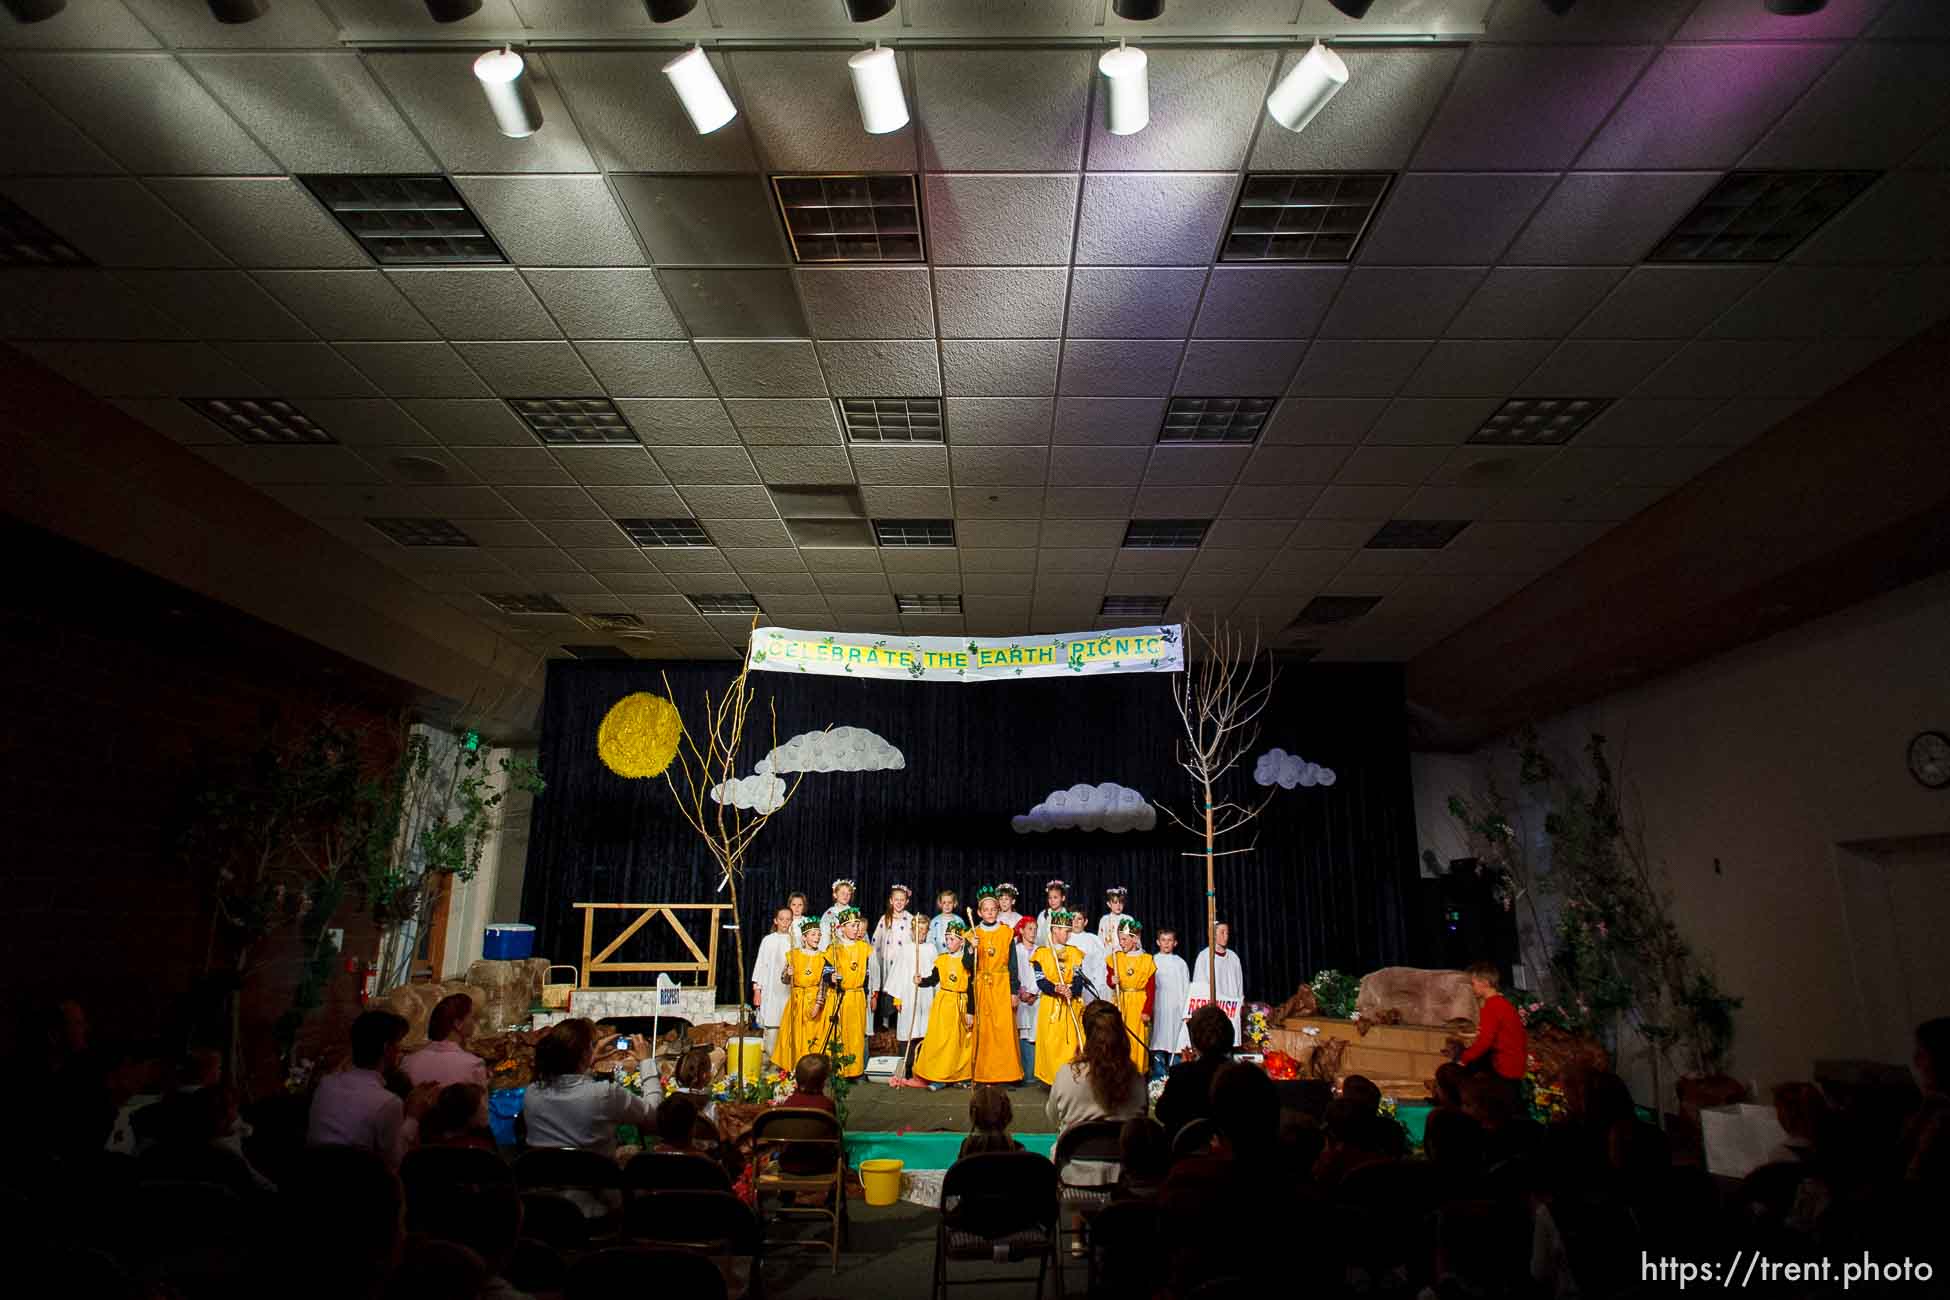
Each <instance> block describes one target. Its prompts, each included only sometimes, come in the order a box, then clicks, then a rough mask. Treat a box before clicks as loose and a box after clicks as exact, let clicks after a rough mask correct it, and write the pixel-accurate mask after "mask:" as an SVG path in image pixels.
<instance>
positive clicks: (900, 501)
mask: <svg viewBox="0 0 1950 1300" xmlns="http://www.w3.org/2000/svg"><path fill="white" fill-rule="evenodd" d="M860 499H861V500H862V501H863V502H864V503H865V505H866V508H867V514H869V515H870V516H872V517H873V518H875V519H946V518H948V517H950V516H951V515H953V514H954V512H955V499H954V496H953V494H951V493H950V492H949V491H948V489H947V487H945V486H943V487H862V488H861V489H860ZM955 540H956V541H958V542H960V543H961V544H962V545H964V546H968V545H971V544H972V541H971V539H970V537H969V536H968V530H967V529H964V528H960V527H957V528H956V529H955Z"/></svg>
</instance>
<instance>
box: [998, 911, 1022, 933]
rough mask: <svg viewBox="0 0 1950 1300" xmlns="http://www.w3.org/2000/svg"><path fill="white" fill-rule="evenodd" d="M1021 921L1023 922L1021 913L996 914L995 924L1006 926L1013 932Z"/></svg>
mask: <svg viewBox="0 0 1950 1300" xmlns="http://www.w3.org/2000/svg"><path fill="white" fill-rule="evenodd" d="M1020 920H1022V913H1021V912H997V913H996V914H995V923H996V924H997V925H1006V926H1008V927H1009V929H1010V930H1011V931H1013V930H1014V929H1015V928H1016V923H1017V922H1018V921H1020Z"/></svg>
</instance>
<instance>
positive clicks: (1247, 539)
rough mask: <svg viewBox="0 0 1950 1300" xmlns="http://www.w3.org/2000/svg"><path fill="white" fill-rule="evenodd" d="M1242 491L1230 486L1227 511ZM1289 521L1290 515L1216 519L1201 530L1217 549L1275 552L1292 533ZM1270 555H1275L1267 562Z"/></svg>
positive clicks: (1208, 544) (1208, 541)
mask: <svg viewBox="0 0 1950 1300" xmlns="http://www.w3.org/2000/svg"><path fill="white" fill-rule="evenodd" d="M1244 490H1246V489H1240V488H1235V489H1233V494H1232V496H1231V497H1230V498H1228V499H1227V501H1226V506H1227V511H1228V513H1231V507H1232V506H1233V505H1234V504H1235V503H1236V502H1238V500H1239V493H1240V492H1241V491H1244ZM1295 513H1297V511H1296V512H1295ZM1293 523H1294V521H1293V519H1292V518H1286V519H1219V520H1216V521H1214V523H1213V524H1212V526H1211V527H1210V528H1208V529H1206V530H1205V544H1206V545H1207V546H1211V547H1216V548H1219V549H1221V550H1249V551H1256V552H1268V551H1277V550H1279V548H1280V547H1281V546H1282V545H1284V544H1285V542H1286V539H1287V537H1288V535H1289V534H1291V533H1292V532H1293ZM1273 558H1277V557H1269V561H1268V562H1269V563H1270V562H1271V560H1272V559H1273Z"/></svg>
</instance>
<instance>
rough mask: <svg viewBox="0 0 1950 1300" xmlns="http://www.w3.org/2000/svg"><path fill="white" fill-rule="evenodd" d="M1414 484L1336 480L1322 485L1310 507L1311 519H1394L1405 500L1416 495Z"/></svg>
mask: <svg viewBox="0 0 1950 1300" xmlns="http://www.w3.org/2000/svg"><path fill="white" fill-rule="evenodd" d="M1414 493H1415V489H1414V488H1411V487H1397V486H1375V487H1356V486H1351V485H1344V484H1336V485H1335V486H1333V487H1329V488H1326V489H1323V490H1322V492H1321V494H1320V495H1319V496H1318V497H1316V498H1315V499H1314V503H1313V507H1312V508H1311V509H1309V510H1308V511H1307V517H1308V518H1309V519H1393V518H1395V517H1396V513H1397V512H1398V511H1399V510H1400V509H1401V507H1402V503H1403V502H1405V501H1407V500H1408V498H1409V497H1410V496H1412V495H1414Z"/></svg>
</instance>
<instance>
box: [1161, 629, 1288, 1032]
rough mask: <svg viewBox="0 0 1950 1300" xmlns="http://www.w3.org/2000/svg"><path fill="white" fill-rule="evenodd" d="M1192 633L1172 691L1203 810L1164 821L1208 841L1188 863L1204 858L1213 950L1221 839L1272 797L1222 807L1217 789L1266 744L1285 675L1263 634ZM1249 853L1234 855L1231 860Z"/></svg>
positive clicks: (1210, 979)
mask: <svg viewBox="0 0 1950 1300" xmlns="http://www.w3.org/2000/svg"><path fill="white" fill-rule="evenodd" d="M1185 630H1186V633H1187V634H1188V637H1187V643H1186V646H1185V652H1186V665H1185V670H1184V671H1183V672H1182V673H1180V674H1178V677H1177V680H1176V681H1175V682H1174V683H1173V685H1172V703H1173V704H1174V705H1176V706H1177V708H1178V719H1179V723H1180V724H1181V725H1182V726H1183V728H1184V733H1185V734H1184V735H1183V736H1181V737H1179V740H1178V747H1177V749H1178V752H1177V758H1178V766H1179V767H1181V768H1183V769H1184V770H1185V774H1186V775H1187V776H1189V777H1190V778H1191V780H1192V784H1193V786H1195V787H1196V788H1197V791H1198V793H1199V795H1200V800H1199V803H1200V806H1199V808H1198V809H1197V810H1195V811H1194V812H1193V813H1192V814H1191V816H1190V818H1189V819H1188V818H1186V817H1181V816H1179V815H1178V814H1177V813H1175V812H1173V811H1172V810H1171V809H1170V808H1166V809H1165V816H1167V817H1169V818H1170V819H1171V820H1172V821H1173V822H1175V823H1177V824H1178V825H1179V826H1182V827H1184V828H1185V829H1186V830H1187V831H1189V832H1191V833H1192V834H1193V835H1202V836H1203V837H1204V840H1205V849H1204V852H1203V854H1197V853H1194V854H1188V855H1187V856H1191V857H1199V856H1203V857H1204V859H1205V933H1206V946H1207V947H1208V948H1209V947H1214V946H1216V945H1217V943H1218V931H1219V903H1218V895H1217V892H1216V886H1215V884H1214V871H1213V866H1214V861H1213V860H1214V859H1215V858H1220V857H1224V856H1226V853H1221V852H1219V851H1218V849H1217V847H1216V841H1217V840H1218V839H1219V837H1220V836H1222V835H1227V834H1230V833H1231V832H1233V831H1237V830H1241V829H1243V828H1244V827H1246V826H1247V825H1248V824H1249V823H1251V822H1252V820H1253V819H1254V818H1255V817H1258V816H1259V814H1260V813H1261V812H1262V811H1263V810H1264V809H1265V807H1266V804H1267V802H1268V800H1270V799H1271V798H1272V795H1271V793H1270V792H1269V793H1268V795H1267V798H1266V799H1262V800H1260V801H1259V802H1258V803H1257V804H1253V805H1246V804H1240V803H1234V802H1232V801H1231V800H1227V801H1225V802H1221V803H1215V802H1213V798H1212V794H1213V789H1214V787H1216V786H1219V785H1221V784H1223V783H1224V781H1225V778H1226V776H1227V774H1228V773H1229V772H1231V771H1232V769H1233V768H1234V767H1235V766H1237V765H1238V763H1239V760H1240V759H1242V758H1244V757H1245V756H1246V755H1247V754H1249V753H1251V752H1252V750H1253V748H1254V747H1255V746H1256V745H1257V744H1258V743H1259V718H1260V715H1261V714H1262V713H1264V712H1265V711H1266V706H1267V704H1268V703H1270V702H1271V700H1272V698H1273V684H1274V682H1276V681H1277V680H1278V679H1279V669H1278V668H1277V667H1276V666H1275V664H1274V662H1273V653H1272V651H1271V650H1264V651H1262V649H1261V647H1260V644H1259V630H1258V628H1257V627H1255V628H1254V630H1253V633H1252V636H1251V638H1250V640H1249V639H1248V638H1247V637H1246V636H1245V635H1244V634H1242V633H1240V632H1237V631H1235V630H1234V629H1233V627H1232V625H1231V624H1229V623H1226V622H1223V621H1221V620H1219V619H1216V618H1215V619H1214V620H1213V621H1212V624H1211V627H1210V628H1209V629H1207V628H1202V627H1200V626H1199V625H1198V624H1197V623H1195V622H1193V623H1187V624H1186V625H1185ZM1262 657H1263V659H1264V666H1263V667H1262V665H1261V660H1262ZM1256 843H1257V841H1255V844H1256ZM1249 848H1250V846H1249ZM1245 851H1247V850H1241V849H1232V850H1227V852H1228V853H1237V852H1245ZM1218 965H1219V964H1218V962H1217V961H1214V962H1212V963H1210V966H1209V968H1208V970H1207V972H1206V975H1207V991H1206V995H1207V996H1208V997H1209V998H1211V999H1212V1000H1213V1001H1214V1002H1216V1001H1218V998H1219V992H1218V985H1219V969H1218Z"/></svg>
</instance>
